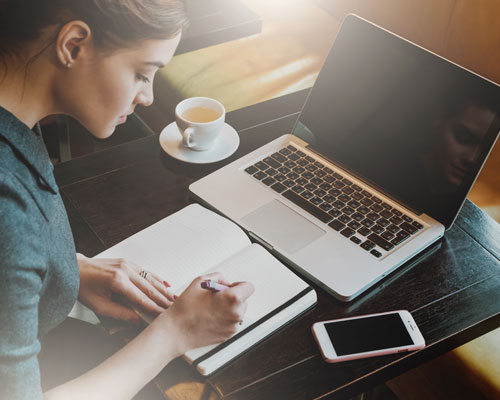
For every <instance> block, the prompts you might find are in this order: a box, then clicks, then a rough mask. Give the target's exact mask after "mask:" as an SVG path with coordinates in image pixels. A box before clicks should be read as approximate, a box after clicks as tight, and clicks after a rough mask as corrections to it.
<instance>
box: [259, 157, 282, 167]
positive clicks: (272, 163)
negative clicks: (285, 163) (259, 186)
mask: <svg viewBox="0 0 500 400" xmlns="http://www.w3.org/2000/svg"><path fill="white" fill-rule="evenodd" d="M263 161H264V162H265V163H266V164H267V165H269V166H270V167H273V168H279V167H281V164H280V163H279V162H278V161H276V160H275V159H274V158H272V157H266V158H264V160H263Z"/></svg>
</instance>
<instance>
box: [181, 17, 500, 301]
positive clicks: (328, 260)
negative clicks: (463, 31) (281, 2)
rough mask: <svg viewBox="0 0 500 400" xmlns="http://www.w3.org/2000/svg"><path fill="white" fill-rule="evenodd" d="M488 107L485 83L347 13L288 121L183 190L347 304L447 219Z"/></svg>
mask: <svg viewBox="0 0 500 400" xmlns="http://www.w3.org/2000/svg"><path fill="white" fill-rule="evenodd" d="M499 106H500V87H499V86H497V85H496V84H494V83H492V82H490V81H488V80H486V79H484V78H482V77H480V76H478V75H476V74H474V73H472V72H470V71H467V70H465V69H464V68H461V67H459V66H457V65H456V64H453V63H451V62H449V61H447V60H445V59H443V58H441V57H439V56H437V55H435V54H433V53H431V52H429V51H426V50H425V49H423V48H421V47H419V46H417V45H415V44H413V43H411V42H409V41H407V40H405V39H402V38H401V37H398V36H396V35H394V34H392V33H390V32H388V31H387V30H384V29H382V28H380V27H378V26H376V25H373V24H372V23H370V22H368V21H366V20H363V19H361V18H359V17H357V16H354V15H349V16H347V17H346V19H345V20H344V22H343V24H342V27H341V30H340V32H339V33H338V36H337V38H336V40H335V42H334V44H333V46H332V49H331V50H330V53H329V56H328V58H327V59H326V62H325V64H324V66H323V68H322V70H321V72H320V74H319V76H318V78H317V81H316V84H315V86H314V88H313V89H312V90H311V92H310V95H309V97H308V99H307V101H306V104H305V106H304V108H303V110H302V112H301V114H300V117H299V119H298V121H297V123H296V125H295V127H294V129H293V132H292V133H291V134H289V135H285V136H282V137H279V138H278V139H276V140H273V141H272V142H270V143H268V144H266V145H264V146H263V147H261V148H259V149H257V150H255V151H253V152H252V153H250V154H248V155H246V156H244V157H242V158H240V159H239V160H237V161H235V162H233V163H231V164H229V165H227V166H225V167H223V168H221V169H220V170H218V171H216V172H214V173H212V174H211V175H209V176H207V177H205V178H203V179H201V180H199V181H197V182H195V183H193V184H192V185H191V186H190V190H191V192H192V194H194V196H196V197H197V198H198V199H200V200H201V201H202V202H204V203H206V204H208V205H209V206H211V207H212V208H214V209H216V210H217V211H219V212H220V213H221V214H223V215H225V216H227V217H228V218H230V219H231V220H233V221H235V222H236V223H238V224H239V225H240V226H242V227H243V228H244V229H245V230H246V231H247V232H248V234H249V235H250V236H251V237H253V238H254V239H255V240H257V241H258V242H260V243H261V244H263V245H265V246H266V247H267V248H268V249H269V250H270V251H272V252H273V253H274V254H275V255H277V256H278V257H280V258H282V259H284V260H285V261H286V262H287V263H288V265H290V266H291V267H292V268H295V269H296V270H297V271H298V272H299V273H301V274H303V275H305V276H307V277H309V278H311V279H312V280H314V281H315V282H316V283H317V284H318V285H320V286H321V287H323V288H324V289H326V290H327V291H328V292H330V293H331V294H333V295H334V296H336V297H337V298H338V299H340V300H343V301H350V300H352V299H354V298H355V297H356V296H358V295H359V294H361V293H362V292H363V291H365V290H366V289H368V288H369V287H370V286H372V285H373V284H375V283H376V282H377V281H379V280H380V279H382V278H383V277H384V276H386V275H387V274H389V273H390V272H391V271H394V270H395V269H396V268H397V267H398V266H401V265H402V264H404V263H405V262H406V261H407V260H409V259H411V258H412V257H414V256H415V255H416V254H418V253H420V252H422V251H423V250H424V249H425V248H427V247H428V246H430V245H431V244H432V243H434V242H435V241H437V240H438V239H439V238H440V237H442V236H443V234H444V232H445V230H446V229H448V228H450V226H451V225H452V224H453V221H454V219H455V217H456V215H457V214H458V212H459V210H460V207H461V206H462V204H463V202H464V201H465V198H466V196H467V193H468V192H469V190H470V188H471V187H472V184H473V183H474V180H475V178H476V177H477V175H478V174H479V171H480V169H481V167H482V165H483V164H484V162H485V160H486V158H487V156H488V154H489V152H490V151H491V149H492V147H493V145H494V143H495V141H496V139H497V136H498V132H499V129H500V120H499V118H498V111H499ZM269 134H270V136H272V132H270V133H269Z"/></svg>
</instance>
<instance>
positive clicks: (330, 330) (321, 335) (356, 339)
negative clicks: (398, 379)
mask: <svg viewBox="0 0 500 400" xmlns="http://www.w3.org/2000/svg"><path fill="white" fill-rule="evenodd" d="M312 332H313V335H314V338H315V339H316V342H317V343H318V346H319V348H320V350H321V355H322V356H323V358H324V359H325V361H327V362H330V363H335V362H340V361H347V360H355V359H358V358H366V357H374V356H379V355H383V354H392V353H401V352H406V351H411V350H418V349H422V348H424V347H425V340H424V337H423V336H422V334H421V333H420V331H419V329H418V327H417V324H416V323H415V321H414V319H413V317H412V316H411V314H410V313H409V312H408V311H406V310H399V311H390V312H384V313H379V314H371V315H363V316H360V317H352V318H342V319H334V320H331V321H322V322H316V323H315V324H313V326H312Z"/></svg>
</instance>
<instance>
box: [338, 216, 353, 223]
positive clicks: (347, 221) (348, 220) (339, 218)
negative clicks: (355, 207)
mask: <svg viewBox="0 0 500 400" xmlns="http://www.w3.org/2000/svg"><path fill="white" fill-rule="evenodd" d="M338 220H339V221H340V222H342V223H344V224H347V223H349V222H351V218H349V217H348V216H347V215H345V214H342V215H341V216H340V217H338Z"/></svg>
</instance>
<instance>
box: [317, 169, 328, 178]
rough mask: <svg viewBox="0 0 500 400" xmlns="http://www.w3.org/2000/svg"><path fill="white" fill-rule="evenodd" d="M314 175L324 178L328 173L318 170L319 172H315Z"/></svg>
mask: <svg viewBox="0 0 500 400" xmlns="http://www.w3.org/2000/svg"><path fill="white" fill-rule="evenodd" d="M314 175H316V176H317V177H319V178H323V177H324V176H325V175H326V172H325V171H323V170H322V169H318V170H317V171H315V172H314Z"/></svg>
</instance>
